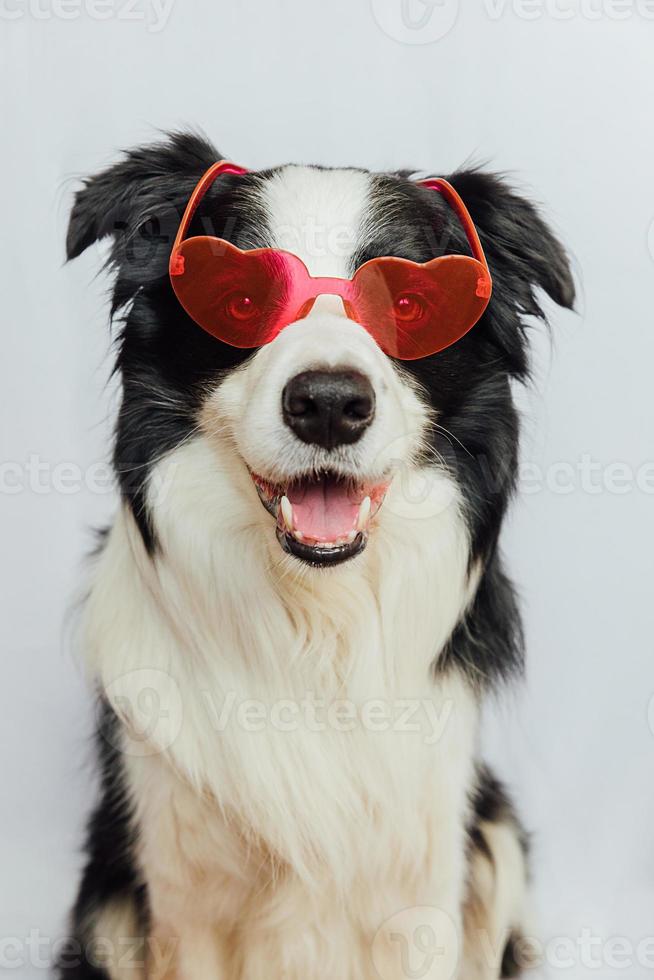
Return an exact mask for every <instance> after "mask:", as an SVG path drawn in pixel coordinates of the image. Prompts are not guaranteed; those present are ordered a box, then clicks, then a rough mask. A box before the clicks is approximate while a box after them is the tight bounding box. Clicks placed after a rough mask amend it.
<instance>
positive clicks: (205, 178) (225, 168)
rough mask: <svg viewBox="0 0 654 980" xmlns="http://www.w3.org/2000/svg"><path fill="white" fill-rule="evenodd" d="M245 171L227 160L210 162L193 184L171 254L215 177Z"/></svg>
mask: <svg viewBox="0 0 654 980" xmlns="http://www.w3.org/2000/svg"><path fill="white" fill-rule="evenodd" d="M247 172H248V171H247V169H246V168H245V167H239V166H238V165H237V164H235V163H230V161H229V160H218V162H217V163H212V164H211V166H210V167H209V169H208V170H206V171H205V172H204V174H203V175H202V177H201V178H200V180H199V181H198V183H197V184H196V185H195V189H194V191H193V193H192V194H191V196H190V198H189V201H188V204H187V205H186V210H185V211H184V216H183V218H182V220H181V221H180V224H179V228H178V229H177V234H176V235H175V241H174V243H173V248H172V253H173V255H174V254H175V252H176V251H177V249H178V248H179V246H180V245H181V243H182V241H183V240H184V236H185V235H186V232H187V231H188V228H189V225H190V224H191V221H192V219H193V215H194V214H195V212H196V210H197V207H198V204H199V203H200V201H201V200H202V198H203V197H204V195H205V194H206V193H207V191H208V190H209V188H210V187H211V185H212V184H213V182H214V180H215V179H216V177H220V175H221V174H246V173H247Z"/></svg>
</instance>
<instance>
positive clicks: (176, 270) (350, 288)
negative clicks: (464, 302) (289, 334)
mask: <svg viewBox="0 0 654 980" xmlns="http://www.w3.org/2000/svg"><path fill="white" fill-rule="evenodd" d="M249 172H250V171H248V170H247V169H246V168H245V167H241V166H239V165H238V164H235V163H232V162H231V161H229V160H219V161H217V162H216V163H214V164H212V165H211V166H210V167H209V168H208V170H206V172H205V173H204V174H203V175H202V177H201V178H200V180H199V181H198V183H197V184H196V186H195V188H194V190H193V193H192V194H191V197H190V198H189V201H188V203H187V205H186V209H185V211H184V215H183V217H182V220H181V222H180V224H179V227H178V229H177V234H176V236H175V241H174V243H173V247H172V251H171V255H170V261H169V275H170V280H171V284H172V287H173V290H174V292H175V294H176V296H177V299H178V300H179V302H180V304H181V305H182V307H183V308H184V309H185V310H186V312H187V313H188V314H189V316H191V318H192V319H194V320H195V322H196V323H198V325H199V326H200V327H202V328H203V329H204V330H207V331H208V332H209V333H212V331H211V329H209V328H208V327H207V326H206V325H205V324H204V323H202V322H201V321H200V320H198V319H196V318H195V316H193V313H192V312H191V310H189V308H188V305H187V304H186V303H185V302H184V301H183V297H182V295H180V293H181V292H182V291H181V290H178V288H177V286H176V282H179V281H180V277H182V276H183V275H184V272H185V256H184V254H183V246H184V245H187V244H188V243H196V244H198V245H200V247H204V246H208V247H209V248H210V249H211V252H212V253H213V254H214V255H216V256H219V255H221V254H223V255H224V254H225V253H227V252H230V253H234V254H240V255H242V256H244V257H245V256H253V257H254V256H257V255H261V254H262V253H266V254H271V255H275V256H278V257H281V258H283V259H285V261H286V262H287V264H291V265H292V266H294V267H295V268H301V270H302V283H301V288H300V287H296V293H297V295H296V296H295V298H294V301H293V303H292V304H291V303H290V302H289V303H288V304H287V305H288V306H289V307H292V308H293V309H294V310H295V312H294V314H293V315H292V316H291V317H290V319H289V320H288V322H287V323H284V324H282V325H281V326H280V327H278V328H277V329H274V330H272V331H271V333H270V335H264V337H263V338H260V339H259V340H258V342H257V343H247V344H245V343H243V342H242V338H241V337H240V336H239V335H238V334H235V335H234V336H233V337H231V338H230V339H228V340H224V342H225V343H228V344H230V345H231V346H234V347H241V348H248V349H249V348H254V347H260V346H263V345H265V344H266V343H270V342H271V341H272V340H273V339H274V338H275V337H276V336H277V335H278V334H279V333H280V332H281V330H282V329H284V327H285V326H288V325H289V324H290V323H293V322H295V321H296V320H299V319H303V318H304V317H306V316H307V315H308V314H309V312H310V311H311V308H312V307H313V304H314V303H315V301H316V299H317V298H318V297H319V296H323V295H334V296H340V297H341V299H342V301H343V304H344V307H345V312H346V314H347V315H348V317H351V318H352V319H354V320H356V321H357V322H359V323H361V325H362V326H363V327H364V328H365V329H366V330H368V332H369V333H371V335H372V336H373V338H374V339H375V340H376V341H377V343H378V344H379V346H381V347H382V349H383V350H385V352H386V353H388V354H390V355H391V356H395V357H398V358H399V359H401V360H414V359H418V358H421V357H426V356H429V354H431V353H437V352H438V351H440V350H443V349H444V348H445V347H449V346H451V344H453V343H455V342H456V341H457V340H459V339H460V338H461V337H462V336H464V335H465V334H466V333H468V331H469V330H471V329H472V327H473V326H474V325H475V324H476V323H477V322H478V321H479V319H480V317H481V316H482V315H483V313H484V311H485V309H486V307H487V305H488V302H489V301H490V297H491V293H492V277H491V273H490V269H489V267H488V262H487V260H486V256H485V254H484V250H483V247H482V244H481V241H480V239H479V234H478V232H477V229H476V227H475V224H474V221H473V220H472V217H471V216H470V213H469V212H468V209H467V208H466V206H465V204H464V202H463V200H462V198H461V197H460V195H459V194H458V192H457V191H456V190H455V189H454V187H453V186H452V185H451V184H450V183H449V182H448V181H446V180H444V179H443V178H442V177H430V178H427V179H425V180H420V181H418V182H417V183H418V184H419V185H420V186H422V187H427V188H430V189H432V190H435V191H437V192H438V193H439V194H441V195H442V197H444V198H445V200H446V201H447V203H448V204H449V205H450V206H451V208H452V209H453V210H454V212H455V213H456V215H457V217H458V218H459V221H460V222H461V225H462V227H463V229H464V231H465V234H466V237H467V240H468V244H469V246H470V249H471V251H472V257H470V256H462V255H444V256H438V257H436V258H433V259H430V260H428V261H427V262H422V263H421V262H413V261H412V260H410V259H402V258H398V257H396V256H387V257H376V258H373V259H369V260H368V261H367V262H364V263H363V265H361V266H360V267H359V268H358V269H357V270H356V272H355V273H354V275H353V276H352V278H350V279H347V278H342V277H336V276H312V275H311V274H310V273H309V270H308V269H307V267H306V265H305V263H304V262H303V261H302V259H300V258H299V256H297V255H295V254H294V253H293V252H289V251H287V250H284V249H275V248H268V247H264V248H256V249H247V250H244V249H239V248H238V247H237V246H235V245H232V243H231V242H228V241H227V240H226V239H222V238H218V237H217V236H213V235H197V236H193V237H192V238H188V239H187V238H186V237H185V236H186V234H187V231H188V229H189V226H190V224H191V221H192V219H193V216H194V214H195V212H196V210H197V208H198V206H199V204H200V202H201V201H202V199H203V197H204V196H205V194H206V193H207V191H208V190H209V189H210V187H211V186H212V185H213V183H214V182H215V180H216V179H217V178H218V177H219V176H221V175H222V174H235V175H242V174H247V173H249ZM383 263H385V264H386V265H387V267H388V266H389V265H393V266H394V267H395V268H396V269H398V268H401V267H404V268H405V269H406V270H407V271H410V269H411V268H413V269H418V270H422V271H423V273H424V272H428V271H430V269H434V271H435V270H436V269H438V271H439V272H442V271H443V270H444V267H445V266H449V268H450V269H452V270H453V271H454V272H455V274H456V272H457V269H458V270H459V271H460V272H461V271H463V272H465V273H466V276H465V278H467V279H469V280H471V282H472V279H471V267H472V266H473V264H474V267H475V268H474V271H475V273H476V288H475V293H474V295H475V296H476V297H477V298H479V299H480V300H481V303H478V304H477V306H478V307H479V308H478V310H475V312H474V313H473V316H474V319H472V318H471V322H470V323H469V324H468V325H467V326H466V327H465V329H463V330H459V331H457V332H456V335H454V336H453V337H451V338H449V339H448V338H447V336H446V338H445V340H444V341H443V342H441V343H436V344H434V349H433V350H430V351H427V352H423V351H422V349H421V351H420V352H417V353H412V352H409V351H405V352H404V353H402V354H400V353H397V351H396V350H394V349H393V347H394V345H393V343H392V342H388V343H386V344H385V343H384V342H383V340H382V339H381V338H380V337H379V336H376V335H375V332H373V331H372V330H370V329H369V328H368V327H367V325H366V323H365V322H363V320H362V319H360V318H359V317H358V316H357V309H356V302H355V300H354V294H355V283H356V281H357V280H358V279H360V280H363V279H365V277H366V276H367V275H368V274H369V273H370V272H374V271H376V270H377V269H378V268H379V267H380V265H381V264H383ZM296 279H297V277H296ZM212 335H214V336H216V337H218V338H219V339H224V338H223V337H221V335H220V334H219V333H215V334H212ZM408 335H409V336H410V334H408ZM429 346H430V347H431V346H432V345H431V344H430V345H429Z"/></svg>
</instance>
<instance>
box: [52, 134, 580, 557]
mask: <svg viewBox="0 0 654 980" xmlns="http://www.w3.org/2000/svg"><path fill="white" fill-rule="evenodd" d="M219 156H220V155H219V154H218V153H217V151H216V150H215V149H214V148H213V147H212V146H211V145H209V144H208V143H206V142H205V141H204V140H202V139H200V138H198V137H196V136H192V135H184V134H183V135H175V136H172V137H171V138H170V139H169V140H168V141H167V142H165V143H163V144H157V145H153V146H148V147H145V148H141V149H137V150H134V151H132V152H130V153H128V154H127V155H126V157H125V159H124V160H123V161H122V162H121V163H118V164H116V165H115V166H113V167H111V168H109V169H108V170H106V171H104V172H103V173H101V174H99V175H97V176H95V177H93V178H91V179H90V180H88V181H87V182H86V185H85V187H84V189H83V190H81V191H80V192H79V193H78V194H77V196H76V200H75V204H74V207H73V211H72V215H71V220H70V228H69V233H68V240H67V251H68V257H69V258H73V257H75V256H77V255H79V254H80V253H81V252H82V251H83V250H84V249H85V248H86V247H87V246H88V245H90V244H91V243H92V242H94V241H95V240H97V239H100V238H103V237H105V236H110V237H111V238H112V249H111V255H110V264H111V266H112V268H113V270H114V272H115V286H114V294H113V305H112V313H113V314H116V313H119V312H120V313H121V314H122V318H123V329H122V334H121V339H120V346H119V354H118V367H119V369H120V372H121V375H122V384H123V401H122V406H121V410H120V415H119V419H118V426H117V438H116V448H115V466H116V470H117V474H118V477H119V480H120V485H121V490H122V493H123V496H124V499H125V501H126V502H127V504H128V506H129V507H130V508H131V510H132V512H133V514H134V517H135V519H136V521H137V524H138V527H139V530H140V533H141V535H142V537H143V540H144V542H145V545H146V547H147V549H148V550H149V551H150V552H154V551H156V548H157V541H158V528H157V521H158V518H157V513H156V507H153V503H152V499H151V496H150V495H149V494H150V490H149V487H150V484H149V477H150V476H151V473H152V470H153V469H154V468H155V466H156V465H158V464H159V461H161V460H162V459H164V458H165V457H166V456H167V455H170V454H171V453H172V452H173V451H174V450H177V449H178V448H179V447H180V446H182V445H183V444H187V443H191V442H193V441H194V440H198V439H199V440H201V442H202V446H203V451H205V452H206V453H208V454H211V458H212V461H213V462H217V463H218V469H219V470H220V474H221V477H220V487H218V483H216V487H215V495H216V499H217V500H218V501H219V502H222V504H223V505H225V506H226V507H227V508H228V507H229V504H228V502H227V503H226V497H230V495H231V497H232V498H234V499H237V500H238V508H236V509H235V510H234V511H233V513H232V518H233V520H234V521H236V520H240V521H241V524H242V526H243V528H244V530H245V529H247V530H248V532H249V531H251V530H252V528H253V527H256V528H257V529H259V530H260V532H261V535H262V540H263V539H264V538H265V539H266V540H267V541H268V547H272V548H273V550H274V549H279V548H281V549H282V552H283V553H286V554H287V555H291V556H292V558H293V560H297V561H299V562H304V563H305V564H309V565H312V566H334V565H339V564H340V563H342V562H343V561H345V560H346V559H349V558H353V557H355V556H356V555H358V554H359V553H360V552H362V551H363V550H364V548H365V547H366V544H367V542H368V540H369V539H370V540H371V541H372V540H374V536H375V533H376V528H377V527H378V526H383V523H384V521H385V520H393V521H394V522H395V525H396V526H397V525H398V522H399V526H400V527H401V522H402V520H411V518H412V517H414V516H416V514H420V513H423V512H424V510H425V508H427V509H429V508H433V507H434V506H442V490H443V486H444V485H447V486H450V487H454V488H455V490H456V493H457V498H458V500H459V502H460V504H461V506H462V508H463V511H464V514H465V519H466V524H467V527H468V530H469V539H470V543H471V544H470V550H471V556H470V557H471V558H472V559H477V558H482V559H484V558H486V557H487V556H488V555H489V554H490V553H491V552H492V550H493V548H494V545H495V542H496V539H497V534H498V532H499V526H500V523H501V518H502V515H503V513H504V510H505V507H506V503H507V500H508V497H509V495H510V492H511V489H512V487H513V483H514V479H515V472H516V466H517V436H518V423H517V418H516V413H515V409H514V407H513V402H512V397H511V391H510V380H511V378H519V379H522V378H524V377H525V376H526V375H527V372H528V354H527V345H526V337H525V324H524V318H525V317H528V316H536V317H542V316H543V312H542V308H541V305H540V302H539V298H538V291H539V290H540V289H542V290H544V291H545V292H546V293H548V294H549V295H550V297H552V299H553V300H554V301H555V302H557V303H559V304H560V305H562V306H566V307H570V306H571V305H572V302H573V298H574V289H573V284H572V279H571V275H570V271H569V266H568V262H567V259H566V256H565V253H564V251H563V249H562V247H561V246H560V244H559V243H558V241H557V240H556V238H555V237H554V236H553V234H552V232H551V231H550V230H549V229H548V228H547V227H546V225H545V224H544V222H543V220H542V218H541V217H540V216H539V214H538V212H537V211H536V209H535V208H534V207H533V205H531V204H530V203H529V202H528V201H526V200H525V199H523V198H522V197H519V196H517V195H516V194H514V193H513V192H512V191H511V190H510V189H509V187H508V186H507V185H506V183H505V182H504V181H503V180H501V179H500V178H498V177H496V176H492V175H488V174H484V173H481V172H479V171H475V170H471V171H466V172H460V173H456V174H454V175H453V176H451V177H449V178H448V179H449V180H450V182H451V183H452V184H453V186H454V187H455V188H456V189H457V190H458V192H459V193H460V195H461V196H462V198H463V200H464V201H465V204H466V206H467V207H468V209H469V211H470V213H471V215H472V218H473V220H474V221H475V224H476V226H477V229H478V231H479V234H480V237H481V239H482V242H483V245H484V249H485V252H486V255H487V258H488V262H489V266H490V269H491V273H492V275H493V281H494V290H493V296H492V299H491V302H490V305H489V306H488V308H487V310H486V312H485V313H484V315H483V316H482V318H481V320H480V321H479V322H478V323H477V324H476V326H475V327H474V328H473V329H472V330H471V331H470V332H469V333H468V334H466V335H465V336H464V337H462V338H461V339H460V340H459V341H457V343H455V344H454V345H452V346H451V347H449V348H447V349H445V350H443V351H441V352H440V353H438V354H435V355H431V356H429V357H425V358H422V359H419V360H416V361H403V362H399V361H396V360H394V359H393V358H391V357H389V356H387V355H386V354H384V353H383V352H382V350H381V349H380V347H379V346H378V345H377V344H376V342H375V341H374V340H373V339H372V337H371V336H370V334H369V333H368V332H367V331H366V330H365V329H364V328H363V327H362V326H360V325H359V324H358V323H357V322H355V321H354V320H352V319H350V318H349V317H348V315H347V312H346V310H345V307H344V306H343V304H342V302H341V301H340V299H338V298H337V297H333V296H321V297H319V298H318V300H317V301H316V303H315V304H314V306H313V308H312V309H311V311H310V313H309V315H307V316H306V317H304V318H303V319H301V320H298V321H297V322H294V323H290V324H288V325H287V326H286V327H285V328H284V329H283V330H282V331H281V332H280V333H279V334H278V336H277V337H276V338H275V339H274V340H273V341H272V342H271V343H269V344H267V345H265V346H264V347H261V348H260V349H257V350H241V349H237V348H235V347H231V346H229V345H228V344H225V343H223V342H222V341H220V340H217V339H215V338H214V337H212V336H210V335H209V334H208V333H206V332H205V331H203V330H202V329H201V328H200V327H199V326H198V325H197V324H196V323H195V322H194V321H193V320H192V319H191V318H190V317H189V316H188V315H187V314H186V313H185V312H184V309H183V308H182V307H181V306H180V304H179V302H178V301H177V299H176V297H175V295H174V293H173V290H172V287H171V283H170V280H169V277H168V260H169V257H170V252H171V246H172V241H173V239H174V236H175V232H176V230H177V226H178V224H179V221H180V218H181V215H182V213H183V211H184V208H185V206H186V203H187V201H188V198H189V196H190V194H191V192H192V191H193V188H194V186H195V184H196V183H197V181H198V179H199V178H200V176H201V175H202V173H203V172H204V171H205V170H206V168H207V167H208V166H210V165H211V164H212V163H213V162H214V161H215V160H217V159H219ZM192 230H195V231H196V233H200V234H202V233H203V234H207V233H208V234H213V235H216V236H218V237H220V238H223V239H226V240H228V241H230V242H232V243H233V244H235V245H237V246H238V247H239V248H241V249H251V248H257V247H266V246H271V247H274V248H281V249H286V250H288V251H291V252H293V253H295V254H296V255H297V256H299V257H300V258H301V259H302V260H303V262H304V263H305V265H306V267H307V269H308V270H309V272H310V274H311V275H313V276H321V277H322V276H326V277H342V278H349V277H351V276H352V275H353V273H354V272H355V271H356V269H357V268H359V267H360V266H361V265H362V264H363V263H364V262H366V261H367V260H369V259H372V258H375V257H379V256H397V257H400V258H405V259H410V260H413V261H415V262H426V261H428V260H429V259H431V258H434V257H435V256H437V255H440V254H443V253H462V254H466V253H467V251H468V246H467V243H466V239H465V235H464V233H463V230H462V229H461V227H460V224H459V223H458V222H457V220H456V217H455V215H454V214H453V213H452V212H451V211H450V209H449V208H448V207H447V205H446V204H445V203H444V202H443V200H442V199H441V198H440V196H439V195H437V194H435V193H434V192H433V191H431V190H429V189H426V188H424V187H422V186H420V185H419V184H417V183H416V182H414V181H412V180H410V179H409V175H408V174H402V173H399V174H384V175H377V174H371V173H368V172H366V171H363V170H357V169H323V168H319V167H307V166H292V165H289V166H283V167H279V168H275V169H273V170H268V171H264V172H258V173H249V174H245V175H232V174H225V175H223V176H221V178H220V180H219V181H216V183H215V184H214V185H213V186H212V188H211V190H210V191H209V192H208V193H207V195H206V197H205V198H204V199H203V200H202V203H201V205H200V207H199V209H198V211H197V212H196V214H195V216H194V218H193V224H192ZM205 476H206V479H207V480H208V481H209V482H210V481H211V479H212V477H211V476H210V475H209V471H207V473H206V474H205ZM197 479H201V477H200V476H198V477H197ZM416 480H417V481H418V482H419V483H420V485H421V486H422V487H423V489H422V490H421V491H420V493H419V494H418V495H417V496H416V492H415V486H416ZM425 488H426V489H425ZM205 490H206V492H207V493H208V494H210V493H211V487H210V486H205ZM262 505H263V507H262ZM236 510H238V518H237V517H236V516H235V515H236ZM386 512H388V517H387V516H386ZM225 518H226V519H230V515H229V514H228V513H226V514H225Z"/></svg>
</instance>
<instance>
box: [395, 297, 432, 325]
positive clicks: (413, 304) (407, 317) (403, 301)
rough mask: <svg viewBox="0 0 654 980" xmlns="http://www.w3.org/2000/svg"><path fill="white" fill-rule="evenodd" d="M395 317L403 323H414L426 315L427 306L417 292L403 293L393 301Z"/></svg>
mask: <svg viewBox="0 0 654 980" xmlns="http://www.w3.org/2000/svg"><path fill="white" fill-rule="evenodd" d="M393 311H394V313H395V319H396V320H401V321H402V323H413V322H414V321H415V320H420V319H421V317H423V316H424V315H425V312H426V307H425V303H424V301H423V300H422V299H421V297H420V296H416V294H415V293H402V294H401V295H400V296H396V297H395V302H394V303H393Z"/></svg>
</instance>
